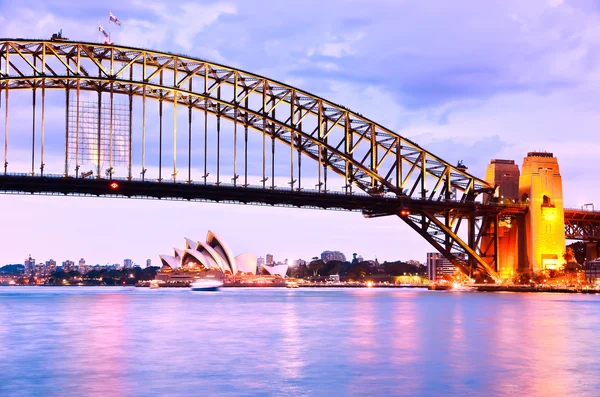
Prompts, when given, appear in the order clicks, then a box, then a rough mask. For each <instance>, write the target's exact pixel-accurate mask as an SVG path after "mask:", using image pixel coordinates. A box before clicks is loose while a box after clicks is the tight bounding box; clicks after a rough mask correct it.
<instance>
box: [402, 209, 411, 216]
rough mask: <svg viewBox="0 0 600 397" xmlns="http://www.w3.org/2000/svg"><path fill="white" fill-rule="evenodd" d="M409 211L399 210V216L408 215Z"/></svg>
mask: <svg viewBox="0 0 600 397" xmlns="http://www.w3.org/2000/svg"><path fill="white" fill-rule="evenodd" d="M409 215H410V211H409V210H407V209H403V210H400V216H409Z"/></svg>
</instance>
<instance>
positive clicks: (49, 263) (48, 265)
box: [45, 259, 56, 276]
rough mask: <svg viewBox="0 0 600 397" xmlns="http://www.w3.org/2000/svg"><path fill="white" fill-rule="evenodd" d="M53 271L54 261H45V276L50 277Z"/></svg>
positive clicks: (54, 268)
mask: <svg viewBox="0 0 600 397" xmlns="http://www.w3.org/2000/svg"><path fill="white" fill-rule="evenodd" d="M55 271H56V261H55V260H54V259H50V260H48V261H46V269H45V273H46V275H47V276H50V275H51V274H52V273H54V272H55Z"/></svg>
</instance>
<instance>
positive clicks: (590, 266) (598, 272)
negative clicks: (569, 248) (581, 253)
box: [583, 258, 600, 285]
mask: <svg viewBox="0 0 600 397" xmlns="http://www.w3.org/2000/svg"><path fill="white" fill-rule="evenodd" d="M583 269H584V271H585V278H586V279H587V280H588V282H589V283H590V284H595V285H600V258H597V259H594V260H593V261H586V262H585V263H584V265H583Z"/></svg>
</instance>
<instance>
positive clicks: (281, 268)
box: [262, 265, 289, 278]
mask: <svg viewBox="0 0 600 397" xmlns="http://www.w3.org/2000/svg"><path fill="white" fill-rule="evenodd" d="M262 267H263V269H265V270H266V271H267V272H269V274H270V275H272V276H275V275H280V276H281V277H282V278H285V276H286V274H287V271H288V267H289V266H288V265H277V266H266V265H262Z"/></svg>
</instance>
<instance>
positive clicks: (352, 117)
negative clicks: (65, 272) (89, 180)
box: [0, 39, 510, 277]
mask: <svg viewBox="0 0 600 397" xmlns="http://www.w3.org/2000/svg"><path fill="white" fill-rule="evenodd" d="M23 89H25V90H34V91H35V90H37V89H40V90H42V92H44V91H45V90H48V89H60V90H65V91H66V94H67V95H66V98H67V99H66V101H67V107H68V106H69V105H68V98H69V92H76V93H77V102H78V103H77V104H79V93H80V91H93V92H98V93H99V96H100V95H101V94H102V93H110V98H111V101H112V97H113V95H114V94H123V95H127V96H128V97H129V104H130V109H131V106H132V105H131V103H132V98H133V97H141V98H142V101H143V109H144V116H143V134H145V129H146V126H145V119H146V118H145V117H146V116H145V109H146V100H147V99H152V100H157V101H159V102H160V104H161V109H162V103H171V104H172V105H173V109H174V124H173V137H174V140H176V139H177V124H176V111H177V107H180V106H181V107H185V108H186V109H188V110H189V112H190V114H191V112H192V110H199V111H201V112H204V115H205V123H206V115H207V114H209V113H210V114H212V115H214V116H216V118H217V131H220V120H221V119H225V120H228V121H230V122H233V123H234V126H235V129H236V131H237V126H238V125H240V126H242V127H243V128H244V130H245V133H246V136H247V131H248V129H253V130H256V131H259V132H260V133H262V135H263V180H262V181H261V182H262V183H263V187H264V188H267V187H268V186H267V184H266V181H267V179H268V178H267V175H266V164H265V159H264V150H265V145H266V143H265V139H266V137H270V138H271V139H272V141H273V146H272V147H273V148H274V147H275V146H274V145H275V144H274V142H275V141H279V142H282V143H284V144H285V145H287V146H289V147H290V148H291V151H290V153H291V155H290V156H291V159H290V163H291V172H290V182H289V184H290V188H291V190H294V189H297V190H299V189H300V188H301V186H300V183H301V182H300V181H301V178H299V177H298V179H297V180H296V179H295V175H296V174H298V175H299V172H300V170H301V167H300V166H299V163H300V161H301V158H302V157H301V156H307V157H309V158H311V159H313V160H315V161H317V162H318V164H319V166H318V182H319V183H318V185H317V187H318V191H319V192H323V193H326V192H327V185H326V183H327V179H326V178H327V170H330V171H333V172H335V173H336V174H338V175H340V176H341V177H343V178H344V181H345V189H346V192H347V193H348V194H352V188H353V187H357V188H358V189H360V190H362V191H364V192H366V193H368V194H370V195H372V196H374V197H380V196H382V195H385V196H389V197H396V198H403V199H405V198H414V197H417V198H418V199H419V200H421V201H427V202H429V203H431V202H438V203H445V205H440V206H438V207H435V206H433V207H432V208H429V209H418V210H417V211H412V209H411V211H412V214H411V215H410V216H404V217H402V219H403V220H404V221H405V222H406V223H407V224H408V225H410V226H411V227H412V228H413V229H414V230H416V231H417V232H418V233H419V234H420V235H421V236H423V237H424V238H425V239H426V240H427V241H428V242H429V243H431V244H432V245H433V246H434V247H435V248H436V249H437V250H438V251H440V252H441V253H442V254H444V255H445V256H447V257H448V258H449V259H450V260H451V261H452V262H453V263H454V264H455V265H457V266H458V267H459V268H461V269H462V270H463V271H464V272H468V271H469V269H468V268H469V267H471V270H472V268H473V267H479V268H481V269H482V270H483V271H485V272H486V273H488V274H490V275H492V276H493V277H496V272H495V267H496V266H497V253H496V252H495V251H493V247H492V248H490V247H487V248H482V247H481V245H482V244H481V241H482V238H483V237H484V236H486V235H488V234H489V233H490V230H491V229H493V227H492V226H493V225H496V226H497V224H498V216H499V214H500V213H501V212H502V211H503V210H502V208H500V207H494V208H493V209H490V208H486V207H485V206H484V205H480V204H479V203H476V202H475V199H476V198H477V196H478V195H479V194H481V193H484V192H486V193H491V192H492V191H493V190H494V187H493V186H491V185H490V184H488V183H487V182H485V181H484V180H481V179H479V178H476V177H474V176H472V175H470V174H468V173H467V172H466V171H465V169H464V168H457V167H455V166H453V165H451V164H449V163H448V162H446V161H444V160H442V159H441V158H439V157H438V156H436V155H434V154H432V153H430V152H428V151H426V150H425V149H423V148H421V147H420V146H418V145H417V144H415V143H414V142H412V141H410V140H408V139H406V138H404V137H402V136H400V135H398V134H396V133H394V132H392V131H390V130H388V129H386V128H385V127H383V126H381V125H379V124H377V123H375V122H373V121H371V120H369V119H367V118H365V117H363V116H362V115H360V114H358V113H355V112H353V111H351V110H349V109H347V108H345V107H343V106H341V105H337V104H334V103H332V102H330V101H327V100H325V99H323V98H320V97H317V96H315V95H312V94H309V93H307V92H305V91H302V90H299V89H297V88H294V87H292V86H289V85H286V84H282V83H280V82H277V81H274V80H271V79H268V78H266V77H263V76H258V75H255V74H252V73H248V72H245V71H243V70H239V69H235V68H231V67H228V66H224V65H219V64H215V63H212V62H208V61H204V60H200V59H195V58H190V57H186V56H182V55H176V54H170V53H164V52H156V51H150V50H145V49H136V48H129V47H121V46H114V45H102V44H97V43H83V42H70V41H45V40H23V39H17V40H12V39H0V94H4V100H5V108H6V121H5V126H4V127H5V128H4V129H5V131H4V132H5V145H4V171H5V175H6V174H7V169H8V165H9V153H8V139H9V131H10V129H9V121H8V104H9V92H10V91H13V90H23ZM42 96H43V94H42ZM160 117H161V132H162V110H161V114H160ZM190 131H191V117H190ZM205 131H206V124H205ZM69 133H73V131H71V132H69V130H68V127H67V131H66V135H67V138H66V139H65V142H68V135H69ZM130 136H131V122H130ZM190 139H191V138H190ZM160 145H161V153H162V139H161V143H160ZM66 146H68V143H66ZM143 150H144V146H143V149H142V151H143ZM174 150H176V145H174ZM295 151H297V153H298V160H297V161H298V163H295V161H294V155H293V153H294V152H295ZM67 152H68V147H65V176H69V175H70V172H71V171H70V169H69V163H68V153H67ZM273 154H274V149H273ZM190 156H191V155H190ZM205 158H206V156H205ZM173 159H174V163H173V179H174V180H173V181H174V182H175V178H176V175H177V164H176V159H177V155H176V152H174V157H173ZM144 161H145V157H144V155H142V173H144V172H145V168H144ZM159 161H162V155H161V157H160V160H159ZM189 161H190V163H191V158H190V160H189ZM273 161H274V156H273ZM98 163H100V161H98ZM205 164H206V162H205ZM295 164H296V165H297V166H298V168H297V169H296V171H295V170H294V166H295ZM98 167H100V165H99V164H98ZM76 168H77V169H78V167H76ZM111 168H112V165H111ZM161 172H162V165H161V166H160V167H159V181H162V179H163V178H162V175H161ZM131 173H132V171H131V156H130V160H129V179H131ZM206 175H207V173H206V165H205V175H204V178H206ZM234 175H235V178H234V183H236V181H235V180H236V179H237V175H236V171H235V161H234ZM98 176H100V173H98ZM217 178H218V176H217ZM187 182H188V183H191V177H189V178H188V181H187ZM296 182H298V185H297V186H296ZM218 183H219V182H218V181H217V184H218ZM271 183H272V184H274V180H273V179H271ZM247 185H248V182H247V176H246V180H245V183H244V184H243V185H242V186H247ZM432 186H433V188H431V187H432ZM270 188H274V186H270ZM448 202H455V203H456V204H457V205H456V206H451V207H450V208H449V206H448V205H447V204H448ZM403 203H406V200H404V201H403ZM470 203H472V205H470ZM403 205H404V204H403ZM465 205H466V206H467V207H469V208H470V209H469V210H467V211H465V210H464V207H465ZM409 209H410V208H409ZM509 212H510V211H509ZM396 214H398V213H397V212H396ZM369 215H372V216H377V215H390V214H389V213H385V214H377V213H374V214H369ZM463 219H467V221H468V222H467V223H468V224H469V227H468V229H469V231H468V238H467V241H464V240H463V239H462V238H460V237H459V228H460V226H461V222H462V220H463ZM488 240H489V239H488ZM492 240H494V239H491V240H490V241H492ZM457 253H465V254H466V255H467V257H468V260H467V261H465V260H463V259H461V258H460V257H459V256H457Z"/></svg>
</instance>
